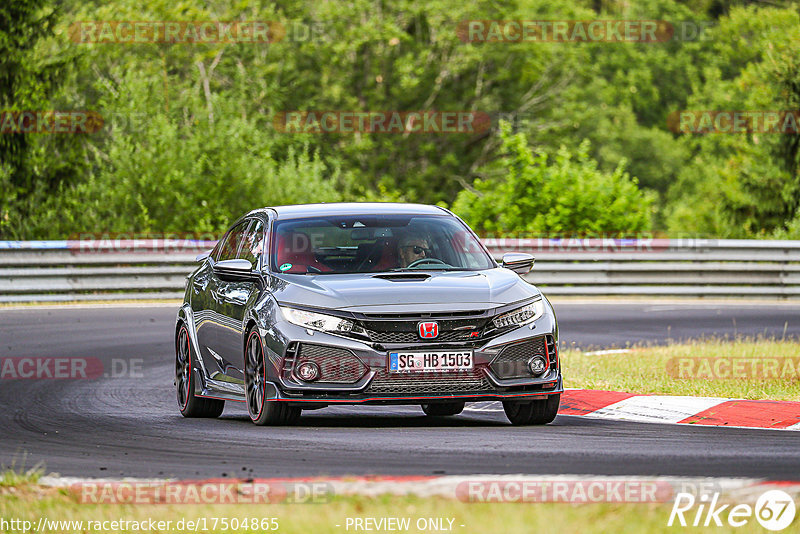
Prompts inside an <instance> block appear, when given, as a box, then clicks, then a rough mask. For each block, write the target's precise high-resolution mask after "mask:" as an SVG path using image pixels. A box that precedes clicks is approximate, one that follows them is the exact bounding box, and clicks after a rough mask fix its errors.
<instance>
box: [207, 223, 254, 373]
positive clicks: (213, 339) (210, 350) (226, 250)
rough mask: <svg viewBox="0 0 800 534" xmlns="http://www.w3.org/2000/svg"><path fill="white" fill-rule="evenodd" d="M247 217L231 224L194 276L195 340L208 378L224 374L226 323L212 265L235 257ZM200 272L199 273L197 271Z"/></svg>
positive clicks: (217, 281)
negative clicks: (222, 352) (221, 346)
mask: <svg viewBox="0 0 800 534" xmlns="http://www.w3.org/2000/svg"><path fill="white" fill-rule="evenodd" d="M250 222H251V221H250V220H246V221H242V222H240V223H238V224H236V225H235V226H233V227H232V228H231V229H230V230H228V232H227V233H226V234H225V236H224V237H223V238H222V240H221V241H220V243H219V245H218V247H217V248H216V249H215V251H214V253H212V256H211V257H210V258H209V261H208V262H207V266H206V268H205V269H204V270H203V271H202V277H201V278H200V279H197V278H196V280H195V287H196V288H197V283H198V282H201V283H202V285H203V287H202V291H201V295H202V298H201V299H198V300H200V301H201V305H199V306H198V308H201V307H202V309H199V310H195V328H196V330H197V342H198V344H199V345H200V347H199V352H200V357H201V358H202V359H203V364H204V366H205V368H206V371H207V373H208V376H209V378H211V379H214V380H219V379H220V378H223V377H224V375H225V361H224V360H223V359H222V357H221V356H220V355H219V352H218V347H219V341H218V339H217V338H218V336H219V331H220V329H222V328H223V327H222V325H223V324H226V323H227V317H226V315H225V311H226V310H225V302H224V300H223V299H222V298H221V296H220V293H219V291H220V283H221V281H220V279H219V276H217V274H216V273H215V272H214V265H215V264H216V263H218V262H220V261H222V260H228V259H234V258H236V254H237V253H238V251H239V246H240V245H241V243H242V239H243V237H244V233H245V231H246V230H247V227H248V226H249V225H250ZM198 274H200V273H198Z"/></svg>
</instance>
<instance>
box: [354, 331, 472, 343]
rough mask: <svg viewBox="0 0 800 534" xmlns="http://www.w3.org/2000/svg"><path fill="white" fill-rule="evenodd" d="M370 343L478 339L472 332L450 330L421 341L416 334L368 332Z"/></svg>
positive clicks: (439, 341)
mask: <svg viewBox="0 0 800 534" xmlns="http://www.w3.org/2000/svg"><path fill="white" fill-rule="evenodd" d="M367 334H368V335H369V339H370V341H372V342H373V343H443V342H448V341H470V340H475V339H480V338H479V337H471V334H472V331H467V330H464V331H459V330H450V331H449V332H441V333H439V336H438V337H436V338H433V339H422V338H420V337H419V334H417V332H376V331H374V330H368V331H367Z"/></svg>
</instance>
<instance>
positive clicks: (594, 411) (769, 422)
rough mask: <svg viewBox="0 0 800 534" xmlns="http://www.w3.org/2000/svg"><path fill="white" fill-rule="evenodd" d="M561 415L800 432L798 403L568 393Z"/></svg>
mask: <svg viewBox="0 0 800 534" xmlns="http://www.w3.org/2000/svg"><path fill="white" fill-rule="evenodd" d="M467 410H468V411H473V412H495V411H502V407H501V406H500V404H499V403H479V404H477V405H472V406H468V407H467ZM558 414H559V415H577V416H582V417H590V418H596V419H611V420H617V421H636V422H642V423H672V424H685V425H699V426H728V427H737V428H762V429H772V430H800V402H794V401H769V400H743V399H723V398H714V397H682V396H672V395H638V394H634V393H624V392H621V391H600V390H592V389H568V390H566V391H565V392H564V393H563V394H562V395H561V407H560V408H559V410H558Z"/></svg>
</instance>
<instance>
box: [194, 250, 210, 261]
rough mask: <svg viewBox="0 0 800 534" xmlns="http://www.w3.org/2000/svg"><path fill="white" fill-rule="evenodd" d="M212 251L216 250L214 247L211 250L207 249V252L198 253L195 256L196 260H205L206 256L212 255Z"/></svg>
mask: <svg viewBox="0 0 800 534" xmlns="http://www.w3.org/2000/svg"><path fill="white" fill-rule="evenodd" d="M212 252H214V249H210V250H206V251H205V252H201V253H200V254H198V255H197V256H196V257H195V259H194V261H197V262H201V261H205V259H206V258H208V257H209V256H211V253H212Z"/></svg>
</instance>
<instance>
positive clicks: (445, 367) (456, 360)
mask: <svg viewBox="0 0 800 534" xmlns="http://www.w3.org/2000/svg"><path fill="white" fill-rule="evenodd" d="M468 369H472V351H471V350H444V351H425V352H421V351H420V352H390V353H389V371H390V372H392V373H413V372H422V371H462V370H468Z"/></svg>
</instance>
